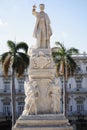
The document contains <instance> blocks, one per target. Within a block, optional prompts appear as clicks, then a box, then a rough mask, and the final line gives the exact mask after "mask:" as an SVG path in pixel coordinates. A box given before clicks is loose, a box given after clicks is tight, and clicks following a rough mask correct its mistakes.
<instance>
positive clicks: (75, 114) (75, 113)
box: [67, 110, 87, 117]
mask: <svg viewBox="0 0 87 130" xmlns="http://www.w3.org/2000/svg"><path fill="white" fill-rule="evenodd" d="M67 115H68V117H80V116H81V117H83V116H84V117H86V116H87V111H86V110H84V111H72V112H67Z"/></svg>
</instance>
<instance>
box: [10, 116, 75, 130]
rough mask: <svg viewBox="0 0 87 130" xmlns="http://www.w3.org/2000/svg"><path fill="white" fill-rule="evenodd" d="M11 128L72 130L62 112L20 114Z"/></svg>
mask: <svg viewBox="0 0 87 130" xmlns="http://www.w3.org/2000/svg"><path fill="white" fill-rule="evenodd" d="M12 130H73V128H72V127H71V126H70V124H69V122H68V120H67V119H66V118H65V117H64V115H63V114H43V115H29V116H21V117H20V118H19V119H18V120H17V122H16V125H15V126H14V128H13V129H12Z"/></svg>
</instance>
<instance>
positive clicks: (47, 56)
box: [13, 49, 72, 130]
mask: <svg viewBox="0 0 87 130" xmlns="http://www.w3.org/2000/svg"><path fill="white" fill-rule="evenodd" d="M29 55H30V66H29V81H27V82H26V81H25V84H24V88H25V95H26V98H25V107H24V111H23V113H22V115H21V116H20V118H19V119H18V120H17V122H16V124H15V126H14V127H13V130H72V127H71V126H70V124H69V122H68V120H67V119H66V118H65V117H64V115H62V114H59V113H60V95H61V94H60V93H61V92H60V87H59V86H58V79H57V78H56V66H55V64H54V62H53V58H52V55H51V49H31V50H30V51H29Z"/></svg>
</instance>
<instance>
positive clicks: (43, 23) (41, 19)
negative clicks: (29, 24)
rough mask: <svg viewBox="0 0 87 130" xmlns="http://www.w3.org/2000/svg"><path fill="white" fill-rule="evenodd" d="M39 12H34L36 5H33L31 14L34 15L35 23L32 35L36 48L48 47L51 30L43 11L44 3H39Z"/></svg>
mask: <svg viewBox="0 0 87 130" xmlns="http://www.w3.org/2000/svg"><path fill="white" fill-rule="evenodd" d="M39 7H40V12H36V6H35V5H33V9H32V14H33V15H35V16H36V18H37V20H36V25H35V29H34V33H33V36H34V37H35V38H36V39H37V48H50V36H51V35H52V30H51V27H50V19H49V17H48V15H47V14H46V13H45V12H44V7H45V5H44V4H40V5H39Z"/></svg>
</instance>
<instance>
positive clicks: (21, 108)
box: [18, 102, 24, 114]
mask: <svg viewBox="0 0 87 130" xmlns="http://www.w3.org/2000/svg"><path fill="white" fill-rule="evenodd" d="M23 110H24V102H18V114H21V113H22V111H23Z"/></svg>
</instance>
